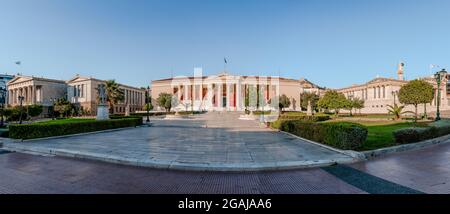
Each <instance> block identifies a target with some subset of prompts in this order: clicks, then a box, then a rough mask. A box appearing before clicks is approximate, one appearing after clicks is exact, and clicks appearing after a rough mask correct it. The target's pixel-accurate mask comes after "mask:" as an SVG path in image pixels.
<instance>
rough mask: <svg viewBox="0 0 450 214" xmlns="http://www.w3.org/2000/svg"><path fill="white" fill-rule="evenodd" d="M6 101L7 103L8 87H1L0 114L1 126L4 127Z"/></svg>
mask: <svg viewBox="0 0 450 214" xmlns="http://www.w3.org/2000/svg"><path fill="white" fill-rule="evenodd" d="M5 103H6V89H4V88H3V87H0V105H1V106H0V108H1V109H0V111H1V115H0V117H1V118H0V127H3V125H4V120H3V112H4V110H5Z"/></svg>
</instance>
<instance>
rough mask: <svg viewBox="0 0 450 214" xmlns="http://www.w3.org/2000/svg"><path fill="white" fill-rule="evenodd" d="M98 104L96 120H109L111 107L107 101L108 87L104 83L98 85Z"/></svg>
mask: <svg viewBox="0 0 450 214" xmlns="http://www.w3.org/2000/svg"><path fill="white" fill-rule="evenodd" d="M97 93H98V105H97V117H96V120H108V119H109V107H108V103H107V98H108V97H107V94H106V87H105V85H103V84H100V85H98V87H97Z"/></svg>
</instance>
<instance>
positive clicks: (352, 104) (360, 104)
mask: <svg viewBox="0 0 450 214" xmlns="http://www.w3.org/2000/svg"><path fill="white" fill-rule="evenodd" d="M344 106H345V107H344V108H345V109H347V110H349V112H350V116H352V112H353V109H362V108H364V100H362V99H360V98H358V97H354V98H350V99H347V102H346V103H345V105H344Z"/></svg>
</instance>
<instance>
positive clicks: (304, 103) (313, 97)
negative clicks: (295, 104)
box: [300, 92, 320, 110]
mask: <svg viewBox="0 0 450 214" xmlns="http://www.w3.org/2000/svg"><path fill="white" fill-rule="evenodd" d="M319 99H320V97H319V95H317V94H316V93H310V92H305V93H302V94H301V95H300V106H301V108H302V109H308V102H309V101H311V108H312V109H313V110H314V109H316V108H317V102H318V101H319Z"/></svg>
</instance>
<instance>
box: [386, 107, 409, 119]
mask: <svg viewBox="0 0 450 214" xmlns="http://www.w3.org/2000/svg"><path fill="white" fill-rule="evenodd" d="M387 107H388V113H389V114H392V115H394V119H395V120H399V119H400V118H401V117H402V115H403V114H406V113H414V112H412V111H403V109H404V108H405V106H399V105H397V104H394V106H391V105H387Z"/></svg>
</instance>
